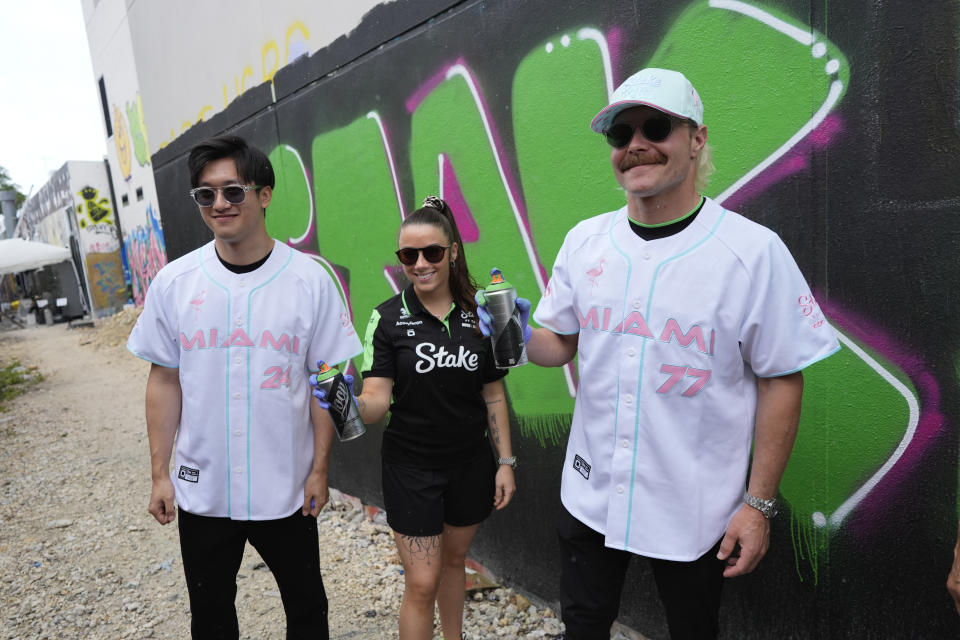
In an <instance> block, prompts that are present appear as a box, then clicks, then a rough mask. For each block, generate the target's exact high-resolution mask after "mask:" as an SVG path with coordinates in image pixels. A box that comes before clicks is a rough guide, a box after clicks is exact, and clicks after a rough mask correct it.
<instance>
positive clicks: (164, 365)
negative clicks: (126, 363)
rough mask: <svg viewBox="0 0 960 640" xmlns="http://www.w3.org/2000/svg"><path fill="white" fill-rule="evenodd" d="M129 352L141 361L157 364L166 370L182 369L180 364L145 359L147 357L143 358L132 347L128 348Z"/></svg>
mask: <svg viewBox="0 0 960 640" xmlns="http://www.w3.org/2000/svg"><path fill="white" fill-rule="evenodd" d="M127 351H129V352H130V353H132V354H133V355H135V356H137V357H138V358H140V359H141V360H145V361H147V362H149V363H150V364H155V365H157V366H158V367H163V368H164V369H179V368H180V365H179V364H163V363H162V362H157V361H155V360H151V359H150V358H145V357H143V356H142V355H140V354H139V353H137V352H136V351H134V350H133V349H131V348H130V347H127Z"/></svg>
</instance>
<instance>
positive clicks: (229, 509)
mask: <svg viewBox="0 0 960 640" xmlns="http://www.w3.org/2000/svg"><path fill="white" fill-rule="evenodd" d="M197 260H198V261H199V262H200V270H201V271H203V275H205V276H207V279H208V280H210V282H212V283H213V284H215V285H216V286H218V287H220V288H221V289H223V291H224V292H225V293H226V294H227V325H226V326H227V327H229V326H230V313H231V310H230V305H231V303H232V299H231V298H230V289H228V288H227V287H226V286H225V285H223V284H221V283H220V282H218V281H217V279H216V278H214V277H213V274H211V273H210V272H209V271H207V267H206V265H205V264H204V263H203V248H202V247H201V248H200V250H198V251H197ZM230 349H231V347H230V346H229V345H227V349H226V351H225V352H224V353H225V354H226V358H227V362H226V365H227V366H225V367H224V371H225V375H226V380H225V381H224V388H223V392H224V403H225V404H226V411H225V413H224V415H225V417H226V419H225V420H224V425H223V426H224V429H225V430H226V431H225V433H224V435H225V436H226V439H225V440H224V443H225V444H226V449H227V467H226V470H227V517H228V518H229V517H231V512H232V505H233V503H232V502H231V500H230V495H231V494H230Z"/></svg>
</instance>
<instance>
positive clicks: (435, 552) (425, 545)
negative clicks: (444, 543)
mask: <svg viewBox="0 0 960 640" xmlns="http://www.w3.org/2000/svg"><path fill="white" fill-rule="evenodd" d="M397 544H398V545H401V546H402V547H403V549H404V550H405V551H406V552H407V553H409V554H410V557H411V558H412V559H413V560H415V561H419V562H425V563H427V564H430V561H431V560H436V559H437V558H438V557H439V556H440V536H406V535H403V534H400V535H398V536H397Z"/></svg>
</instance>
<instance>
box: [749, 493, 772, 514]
mask: <svg viewBox="0 0 960 640" xmlns="http://www.w3.org/2000/svg"><path fill="white" fill-rule="evenodd" d="M743 501H744V502H746V503H747V504H748V505H750V506H751V507H753V508H754V509H756V510H757V511H759V512H760V513H762V514H763V517H764V518H766V519H767V520H770V519H771V518H773V517H774V516H775V515H777V500H776V498H773V499H770V500H768V499H766V498H758V497H757V496H752V495H750V494H749V493H744V494H743Z"/></svg>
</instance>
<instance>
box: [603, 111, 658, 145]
mask: <svg viewBox="0 0 960 640" xmlns="http://www.w3.org/2000/svg"><path fill="white" fill-rule="evenodd" d="M637 129H640V133H642V134H643V137H644V138H646V139H647V140H649V141H650V142H663V141H664V140H666V139H667V138H669V137H670V134H671V133H672V132H673V118H671V117H669V116H665V115H664V116H653V117H650V118H647V119H646V120H644V121H643V122H642V123H641V124H639V125H637V124H627V123H626V122H618V123H617V124H615V125H613V126H612V127H610V128H609V129H607V130H606V131H604V132H603V135H605V136H606V137H607V144H609V145H610V146H611V147H613V148H614V149H623V148H624V147H625V146H627V145H628V144H630V141H631V140H633V136H634V133H635V132H636V130H637Z"/></svg>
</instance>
